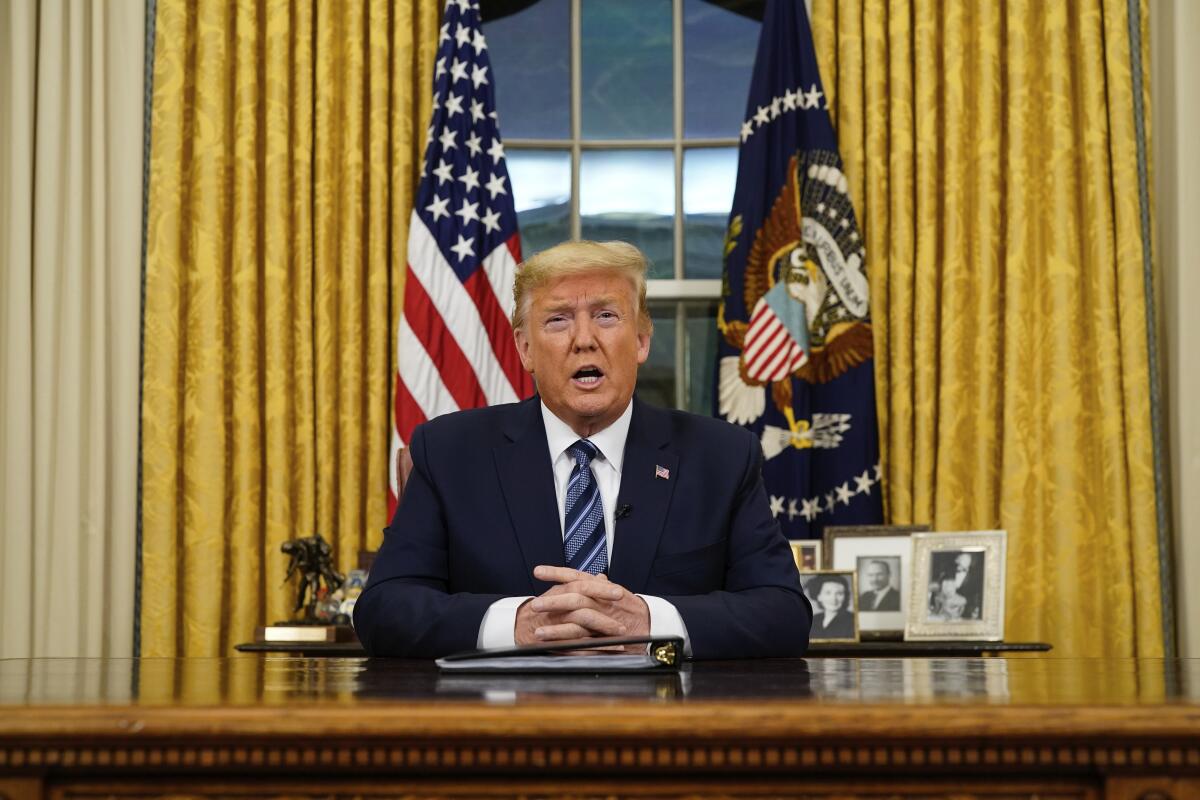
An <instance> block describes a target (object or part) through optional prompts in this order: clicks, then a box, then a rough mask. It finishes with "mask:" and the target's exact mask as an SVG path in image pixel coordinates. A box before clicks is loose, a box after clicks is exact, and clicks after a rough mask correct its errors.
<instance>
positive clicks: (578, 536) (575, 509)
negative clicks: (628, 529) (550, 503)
mask: <svg viewBox="0 0 1200 800" xmlns="http://www.w3.org/2000/svg"><path fill="white" fill-rule="evenodd" d="M567 452H569V453H571V454H572V455H573V456H575V468H574V469H573V470H571V479H570V480H569V481H567V502H566V509H565V512H566V513H565V514H564V516H563V530H564V533H563V555H565V556H566V561H567V566H568V567H571V568H573V569H577V570H580V571H581V572H590V573H591V574H593V575H599V574H600V573H602V572H607V571H608V548H607V547H606V546H605V541H604V504H603V503H602V502H601V500H600V487H599V486H597V485H596V476H595V475H593V474H592V459H593V458H595V457H596V456H597V455H599V454H600V450H599V449H598V448H597V447H596V445H594V444H592V443H591V442H589V441H588V440H587V439H580V440H579V441H578V442H576V443H575V444H573V445H571V446H570V447H568V448H567Z"/></svg>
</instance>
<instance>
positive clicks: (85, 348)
mask: <svg viewBox="0 0 1200 800" xmlns="http://www.w3.org/2000/svg"><path fill="white" fill-rule="evenodd" d="M143 18H144V12H143V2H142V0H110V1H109V2H105V3H88V2H77V1H75V0H37V2H30V0H19V1H18V2H4V3H0V658H30V657H70V658H78V657H102V656H108V657H118V658H121V657H125V658H127V657H129V656H130V655H132V652H133V607H134V564H135V559H136V548H135V537H136V519H137V418H138V401H137V397H138V394H137V393H138V334H139V331H138V321H139V317H138V303H139V293H140V287H141V278H140V275H141V255H140V254H141V233H142V170H141V163H142V69H143V54H144V43H143V35H144V29H143Z"/></svg>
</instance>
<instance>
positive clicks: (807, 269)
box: [718, 149, 874, 458]
mask: <svg viewBox="0 0 1200 800" xmlns="http://www.w3.org/2000/svg"><path fill="white" fill-rule="evenodd" d="M787 169H788V175H787V180H786V181H785V182H784V185H783V187H782V189H781V190H780V192H779V194H778V196H777V197H776V198H775V201H774V203H773V204H772V207H771V211H770V213H769V214H768V215H767V218H766V219H765V220H764V221H763V225H762V227H761V228H760V229H759V230H758V231H756V232H754V235H753V240H752V244H751V246H750V252H749V254H748V255H747V257H746V270H745V274H744V286H743V292H744V294H743V296H744V298H745V305H746V307H747V308H750V309H751V311H750V314H749V318H748V319H745V320H739V319H732V320H730V319H725V318H724V315H722V317H721V319H720V320H719V322H718V324H719V325H720V328H721V332H722V334H723V336H724V338H725V341H726V342H728V343H729V345H730V346H731V347H733V348H734V349H735V350H737V351H739V354H738V355H736V356H725V357H724V358H722V359H721V362H720V367H719V371H720V374H719V376H718V403H719V411H720V414H721V415H722V416H723V417H725V418H726V419H728V420H729V421H730V422H733V423H735V424H740V425H745V424H750V423H753V422H755V421H757V420H758V419H759V417H761V416H762V415H763V412H764V411H765V409H766V403H767V395H768V394H770V397H771V401H772V402H773V403H774V404H775V406H776V408H778V409H779V411H780V413H782V414H783V415H784V417H785V418H786V419H787V421H788V424H789V427H790V430H788V431H783V430H782V429H780V428H778V427H773V426H767V430H764V432H763V448H764V450H765V451H766V454H767V457H768V458H769V457H771V456H772V455H775V454H777V453H778V452H780V449H781V448H782V447H786V446H787V445H789V444H791V445H794V446H796V447H801V448H804V447H836V446H837V444H838V443H839V442H840V441H841V436H840V434H841V433H842V432H844V431H845V430H846V429H847V428H848V427H849V424H850V423H849V419H848V416H847V415H845V414H814V415H813V420H812V423H811V424H810V423H809V422H808V421H806V420H797V419H796V418H795V416H794V412H793V410H792V408H793V404H792V382H791V378H792V377H793V376H794V377H796V378H798V379H801V380H804V381H807V382H809V383H827V382H829V381H831V380H833V379H834V378H836V377H838V376H839V375H841V374H843V373H844V372H846V371H847V370H849V369H851V368H852V367H855V366H857V365H859V364H862V363H863V362H865V361H867V360H868V359H870V358H871V356H872V354H873V352H874V345H873V340H872V334H871V322H870V302H869V300H870V296H869V291H868V287H867V277H866V274H865V271H864V259H865V256H866V251H865V250H864V248H863V244H862V237H861V235H860V234H859V231H858V225H857V223H856V221H855V217H854V211H853V207H852V205H851V202H850V196H849V191H848V185H847V181H846V176H845V175H844V174H843V173H842V170H841V168H840V166H839V159H838V157H837V154H836V153H832V152H829V151H826V150H818V149H813V150H808V151H805V152H803V153H796V154H795V155H793V156H792V157H791V160H790V162H789V164H788V168H787ZM739 225H740V219H738V218H736V217H735V218H734V219H733V220H732V222H731V226H730V233H729V236H728V238H727V241H728V242H734V241H736V239H737V238H738V231H737V230H736V228H737V227H738V226H739ZM729 246H730V245H727V247H729Z"/></svg>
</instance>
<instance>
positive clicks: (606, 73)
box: [580, 0, 746, 139]
mask: <svg viewBox="0 0 1200 800" xmlns="http://www.w3.org/2000/svg"><path fill="white" fill-rule="evenodd" d="M582 6H583V14H582V19H581V21H580V22H581V34H580V46H581V56H582V62H583V70H582V76H581V79H582V92H581V96H580V103H581V108H582V114H583V119H582V129H583V136H584V138H586V139H651V138H654V139H657V138H670V137H671V136H672V135H673V127H674V125H673V123H672V116H673V113H672V105H671V80H672V77H671V76H672V72H671V0H583V3H582ZM745 97H746V93H745V91H744V90H743V92H742V102H743V103H744V102H745Z"/></svg>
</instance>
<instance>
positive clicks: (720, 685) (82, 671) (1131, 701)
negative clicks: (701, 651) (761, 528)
mask: <svg viewBox="0 0 1200 800" xmlns="http://www.w3.org/2000/svg"><path fill="white" fill-rule="evenodd" d="M1155 792H1157V794H1156V793H1155ZM563 794H570V795H572V796H628V797H639V798H648V797H685V796H686V797H726V796H730V795H735V794H736V795H739V796H756V797H765V796H790V797H806V798H834V797H840V798H851V797H853V798H876V799H878V798H885V797H886V798H897V797H947V798H948V797H955V798H972V797H979V798H997V799H998V798H1018V797H1020V798H1034V797H1038V798H1101V797H1110V798H1120V799H1121V800H1135V799H1136V800H1183V798H1195V797H1200V662H1197V661H1152V660H1143V661H1134V660H1070V659H1053V658H1045V657H1041V658H1013V659H1005V658H988V659H968V658H956V659H923V658H896V659H862V658H855V659H826V658H811V659H806V660H784V661H757V662H713V663H698V664H694V665H691V667H690V668H689V669H687V670H685V671H684V672H683V673H682V674H681V675H678V676H675V675H668V676H625V677H596V678H578V677H574V678H554V679H522V678H517V677H513V676H508V677H503V676H502V677H498V678H494V679H489V678H482V677H479V676H449V677H447V676H440V675H438V673H437V672H436V670H434V669H433V667H432V665H430V664H428V663H421V662H405V661H395V660H378V659H341V658H320V659H306V658H293V657H287V656H281V655H265V656H244V657H237V658H228V659H187V660H172V659H143V660H141V661H134V660H111V659H110V660H52V659H51V660H29V661H22V660H7V661H0V796H8V797H12V798H23V797H53V798H96V797H135V796H136V797H164V796H180V795H184V796H189V797H215V796H235V797H259V796H289V797H331V796H337V797H342V796H346V797H349V796H360V797H372V798H374V797H385V796H388V797H390V796H405V797H432V796H454V797H467V796H471V797H516V796H553V795H563Z"/></svg>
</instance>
